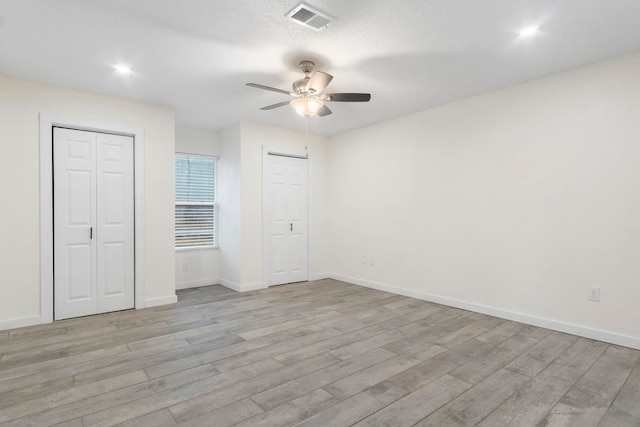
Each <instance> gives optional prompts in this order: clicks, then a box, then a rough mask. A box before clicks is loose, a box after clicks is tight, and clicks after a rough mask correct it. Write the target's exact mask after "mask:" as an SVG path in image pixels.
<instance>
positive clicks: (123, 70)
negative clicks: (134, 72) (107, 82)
mask: <svg viewBox="0 0 640 427" xmlns="http://www.w3.org/2000/svg"><path fill="white" fill-rule="evenodd" d="M113 68H115V69H116V71H117V72H118V73H120V74H131V68H129V67H127V66H126V65H122V64H116V65H114V66H113Z"/></svg>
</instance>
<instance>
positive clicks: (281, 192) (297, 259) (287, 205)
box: [267, 154, 309, 285]
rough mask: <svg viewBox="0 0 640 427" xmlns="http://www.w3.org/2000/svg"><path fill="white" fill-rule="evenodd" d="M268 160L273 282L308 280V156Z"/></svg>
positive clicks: (270, 253) (278, 283)
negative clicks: (306, 157) (304, 157)
mask: <svg viewBox="0 0 640 427" xmlns="http://www.w3.org/2000/svg"><path fill="white" fill-rule="evenodd" d="M267 159H268V162H269V164H268V172H267V179H269V196H268V197H269V200H268V201H267V203H268V212H269V227H270V232H269V239H270V242H269V253H268V255H267V259H268V260H269V261H268V262H269V266H268V269H269V285H281V284H284V283H293V282H301V281H304V280H308V279H309V278H308V218H307V159H301V158H295V157H286V156H279V155H271V154H270V155H268V156H267Z"/></svg>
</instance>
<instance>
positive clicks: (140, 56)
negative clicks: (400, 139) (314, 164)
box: [0, 0, 640, 135]
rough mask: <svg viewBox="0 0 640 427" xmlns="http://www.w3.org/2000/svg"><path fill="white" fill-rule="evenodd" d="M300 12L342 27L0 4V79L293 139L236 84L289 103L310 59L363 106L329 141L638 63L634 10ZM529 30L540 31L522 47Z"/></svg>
mask: <svg viewBox="0 0 640 427" xmlns="http://www.w3.org/2000/svg"><path fill="white" fill-rule="evenodd" d="M307 3H308V4H310V5H311V6H313V7H316V8H318V9H320V10H322V11H324V12H327V13H329V14H331V15H333V16H336V17H337V18H338V20H337V21H335V22H334V23H333V24H332V25H331V26H330V27H329V28H328V29H326V30H324V31H322V32H316V31H313V30H311V29H307V28H305V27H302V26H300V25H297V24H295V23H293V22H291V21H289V20H287V19H286V18H285V17H284V14H285V13H286V12H287V11H288V10H290V9H291V8H292V7H293V6H295V5H296V4H297V1H296V0H268V1H267V0H233V1H229V0H224V1H223V0H91V1H88V0H0V74H3V75H6V76H11V77H18V78H23V79H28V80H35V81H40V82H45V83H50V84H54V85H61V86H66V87H71V88H77V89H83V90H88V91H93V92H99V93H105V94H109V95H114V96H119V97H125V98H131V99H136V100H141V101H147V102H153V103H159V104H163V105H169V106H172V107H174V108H175V111H176V120H177V122H178V123H179V124H184V125H190V126H197V127H203V128H211V129H221V128H224V127H226V126H228V125H230V124H232V123H235V122H237V121H239V120H252V121H256V122H261V123H267V124H272V125H276V126H283V127H289V128H293V129H298V130H301V129H304V127H305V124H304V122H305V120H304V119H303V118H301V117H299V116H297V115H296V114H295V112H294V111H293V109H292V108H290V107H288V106H285V107H282V108H279V109H275V110H271V111H260V110H259V108H260V107H263V106H265V105H269V104H273V103H276V102H279V101H283V100H285V99H286V96H285V95H281V94H278V93H274V92H267V91H261V90H258V89H254V88H250V87H247V86H245V85H244V84H245V83H247V82H255V83H260V84H264V85H269V86H275V87H279V88H282V89H285V90H290V87H291V83H292V82H293V81H294V80H295V79H298V78H301V77H302V76H303V75H302V74H301V73H300V71H299V70H297V63H298V62H299V61H300V60H302V59H311V60H314V61H316V63H317V66H316V69H319V70H322V71H326V72H328V73H330V74H332V75H333V76H334V79H333V81H332V83H331V85H330V86H329V88H328V89H329V92H370V93H371V94H372V100H371V102H369V103H358V104H350V103H332V104H330V107H331V109H332V110H333V112H334V114H333V115H330V116H327V117H324V118H320V117H312V118H310V119H309V120H308V126H309V131H310V132H314V133H319V134H324V135H333V134H336V133H340V132H344V131H347V130H350V129H355V128H358V127H362V126H365V125H367V124H370V123H374V122H378V121H381V120H385V119H390V118H393V117H397V116H400V115H403V114H407V113H411V112H414V111H418V110H421V109H425V108H428V107H432V106H435V105H440V104H443V103H447V102H451V101H453V100H456V99H460V98H464V97H467V96H471V95H475V94H479V93H483V92H487V91H491V90H495V89H499V88H502V87H505V86H509V85H512V84H516V83H519V82H523V81H527V80H531V79H534V78H537V77H541V76H545V75H549V74H553V73H556V72H559V71H563V70H567V69H570V68H574V67H578V66H581V65H585V64H588V63H592V62H596V61H600V60H603V59H607V58H610V57H614V56H618V55H621V54H625V53H629V52H633V51H636V50H640V24H639V22H640V1H638V0H606V1H604V0H387V1H371V0H349V1H344V0H308V1H307ZM528 25H539V26H540V31H539V33H538V34H537V35H536V36H535V37H533V38H529V39H522V38H521V37H519V36H518V31H519V30H520V29H521V28H522V27H524V26H528ZM116 63H124V64H128V65H130V66H131V68H132V70H133V74H132V75H130V76H121V75H118V74H116V73H115V71H114V69H113V65H114V64H116ZM0 96H2V94H0Z"/></svg>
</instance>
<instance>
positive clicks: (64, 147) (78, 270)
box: [53, 128, 134, 320]
mask: <svg viewBox="0 0 640 427" xmlns="http://www.w3.org/2000/svg"><path fill="white" fill-rule="evenodd" d="M53 157H54V159H53V161H54V167H53V170H54V172H53V175H54V176H53V201H54V202H53V203H54V316H55V319H56V320H59V319H66V318H70V317H78V316H85V315H89V314H97V313H104V312H108V311H116V310H123V309H127V308H133V306H134V204H133V200H134V199H133V197H134V195H133V183H134V181H133V138H131V137H127V136H121V135H110V134H103V133H95V132H89V131H79V130H72V129H62V128H55V129H54V141H53Z"/></svg>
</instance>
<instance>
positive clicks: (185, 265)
mask: <svg viewBox="0 0 640 427" xmlns="http://www.w3.org/2000/svg"><path fill="white" fill-rule="evenodd" d="M182 271H189V263H188V262H183V263H182Z"/></svg>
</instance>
